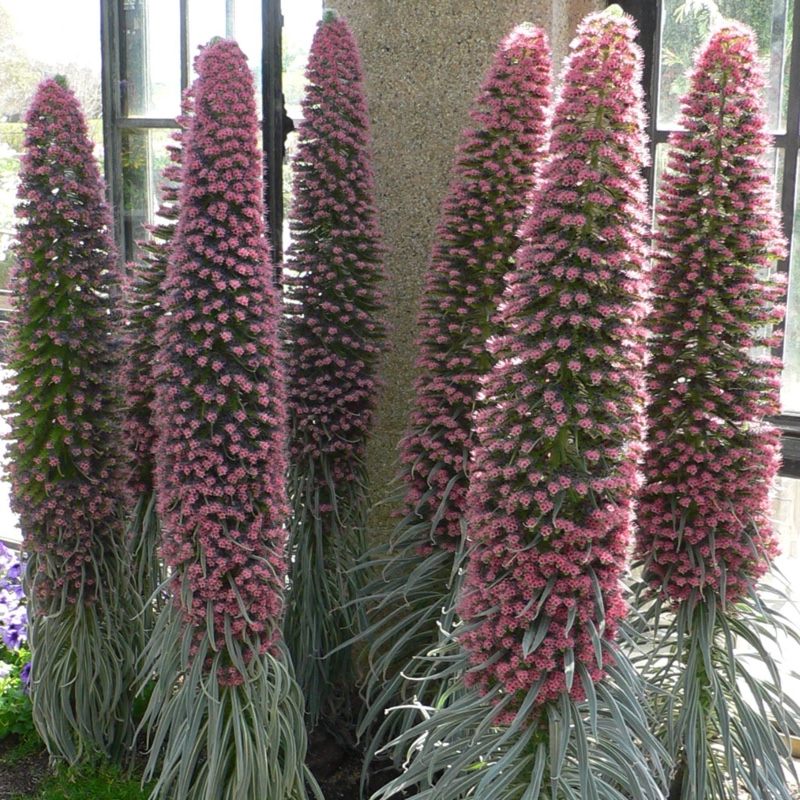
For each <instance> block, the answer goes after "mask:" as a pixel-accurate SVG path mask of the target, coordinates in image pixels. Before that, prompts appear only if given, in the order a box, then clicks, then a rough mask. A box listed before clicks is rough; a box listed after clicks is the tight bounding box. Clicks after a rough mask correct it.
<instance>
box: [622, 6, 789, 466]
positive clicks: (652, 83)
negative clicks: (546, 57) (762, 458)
mask: <svg viewBox="0 0 800 800" xmlns="http://www.w3.org/2000/svg"><path fill="white" fill-rule="evenodd" d="M789 1H790V2H794V4H795V5H794V17H793V24H792V27H793V30H792V45H791V54H790V62H789V63H790V64H791V66H792V69H791V70H790V78H789V91H788V109H787V114H786V133H783V134H776V135H775V136H774V144H775V146H776V147H777V148H780V149H782V150H783V152H784V167H783V186H782V192H781V197H780V206H781V212H782V215H783V228H784V233H785V235H786V240H787V242H788V243H789V251H790V252H791V243H792V227H793V220H794V214H795V195H796V181H797V165H798V155H799V154H800V0H789ZM619 4H620V5H621V6H622V8H623V10H624V11H626V12H627V13H628V14H630V15H631V16H632V17H633V18H634V19H635V20H636V23H637V26H638V27H639V44H640V45H641V47H642V49H643V50H644V59H645V60H644V70H643V86H644V90H645V98H646V104H647V109H648V112H649V117H650V119H649V134H650V147H651V153H652V156H653V158H655V150H656V147H657V145H659V144H664V143H666V141H667V139H668V137H669V131H666V130H660V129H659V128H658V121H657V114H656V113H655V110H656V108H657V102H658V64H659V62H660V57H661V15H662V11H663V3H662V1H661V0H619ZM650 172H651V171H650V170H648V173H650ZM647 177H648V184H649V186H650V193H651V200H652V194H653V181H652V180H651V177H652V175H651V174H648V176H647ZM797 267H798V268H799V269H800V265H797ZM778 268H779V270H780V271H782V272H784V273H786V272H788V269H789V261H788V259H786V260H785V261H782V262H780V264H779V265H778ZM774 422H775V423H776V424H777V425H778V427H779V428H780V429H781V431H782V434H783V435H782V449H783V464H782V467H781V474H782V475H786V476H790V477H800V414H791V415H790V414H782V415H780V416H779V417H777V418H775V420H774Z"/></svg>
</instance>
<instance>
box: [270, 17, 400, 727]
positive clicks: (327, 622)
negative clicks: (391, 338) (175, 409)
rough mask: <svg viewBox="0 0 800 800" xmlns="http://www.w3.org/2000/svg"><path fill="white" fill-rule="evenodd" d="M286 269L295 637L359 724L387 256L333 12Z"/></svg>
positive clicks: (314, 58) (298, 179)
mask: <svg viewBox="0 0 800 800" xmlns="http://www.w3.org/2000/svg"><path fill="white" fill-rule="evenodd" d="M306 76H307V79H308V86H307V90H306V95H305V97H304V99H303V118H304V119H303V122H302V124H301V125H300V129H299V132H298V145H297V153H296V156H295V158H294V162H293V164H294V176H295V177H294V205H293V207H292V212H291V215H290V218H289V226H290V229H291V231H292V245H291V247H290V249H289V253H288V258H287V263H286V269H285V272H284V275H285V277H284V291H285V302H284V313H285V315H286V340H287V344H286V349H287V352H288V365H289V369H288V373H289V374H288V379H289V395H288V400H289V416H290V429H291V438H290V468H289V473H288V474H289V485H288V488H289V497H290V502H291V525H290V530H291V538H290V543H291V548H290V549H291V553H292V568H291V575H290V578H291V582H290V583H291V592H290V593H289V597H288V605H287V613H286V621H285V625H284V635H285V637H286V642H287V645H288V646H289V649H290V651H291V653H292V658H293V660H294V664H295V670H296V672H297V678H298V681H299V683H300V685H301V687H302V688H303V690H304V693H305V697H306V708H307V713H308V720H309V724H310V725H312V726H313V725H315V724H316V722H317V720H318V718H319V717H320V715H322V716H323V717H324V718H335V717H337V716H340V717H341V716H344V717H347V716H349V715H350V712H351V709H352V700H353V695H354V693H355V686H354V683H355V676H354V670H353V664H352V656H351V649H350V648H349V647H347V646H344V647H343V645H344V644H345V643H346V642H347V641H348V640H350V639H351V638H352V637H353V635H354V633H355V632H356V630H357V629H358V627H359V626H358V624H357V619H356V616H357V610H356V606H355V605H354V602H353V601H354V600H355V599H356V597H358V595H359V593H360V587H361V585H362V583H363V580H362V579H361V576H363V575H364V572H363V571H356V570H355V569H354V568H355V567H356V565H357V564H358V563H359V562H360V561H361V559H362V558H363V555H364V550H365V544H364V530H365V526H366V515H367V509H368V485H367V475H366V469H365V464H364V456H365V449H366V443H367V437H368V435H369V431H370V428H371V425H372V418H373V407H374V402H375V394H376V379H375V373H376V369H377V365H378V360H379V358H380V355H381V351H382V349H383V347H384V344H383V342H384V339H385V337H386V327H385V324H384V322H383V320H382V318H381V311H382V310H383V308H384V306H385V303H384V300H383V297H382V294H381V290H380V282H381V280H382V279H383V277H384V276H383V268H382V258H383V250H382V248H381V245H380V230H379V227H378V220H377V213H376V210H375V203H374V199H373V195H374V190H373V181H372V170H371V166H370V154H369V145H370V137H369V119H368V116H367V106H366V100H365V95H364V89H363V77H362V69H361V62H360V59H359V55H358V49H357V46H356V42H355V39H354V37H353V35H352V33H351V32H350V29H349V27H348V26H347V23H346V22H345V21H344V20H343V19H340V18H338V17H336V16H335V15H333V14H330V13H327V14H326V15H325V16H324V18H323V20H322V22H320V24H319V27H318V28H317V32H316V34H315V36H314V41H313V43H312V45H311V52H310V54H309V61H308V70H307V72H306Z"/></svg>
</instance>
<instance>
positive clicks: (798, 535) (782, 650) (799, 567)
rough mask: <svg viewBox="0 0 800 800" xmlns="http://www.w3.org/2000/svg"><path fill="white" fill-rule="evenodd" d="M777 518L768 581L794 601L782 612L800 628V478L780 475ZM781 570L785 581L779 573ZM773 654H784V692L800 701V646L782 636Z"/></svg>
mask: <svg viewBox="0 0 800 800" xmlns="http://www.w3.org/2000/svg"><path fill="white" fill-rule="evenodd" d="M772 511H773V521H774V524H775V528H776V531H777V534H778V542H779V545H780V555H779V556H778V558H776V559H775V562H774V566H775V570H774V571H773V574H772V575H770V576H768V577H767V578H766V580H767V581H768V582H769V583H772V584H777V585H778V587H779V588H780V589H781V590H782V591H784V592H785V593H787V594H788V595H789V597H790V599H791V600H793V601H794V607H792V605H789V604H785V605H783V607H782V608H781V611H782V612H783V613H784V614H786V615H787V620H786V622H787V625H788V626H789V627H790V628H793V629H794V630H800V605H798V603H797V601H798V600H800V582H798V579H800V480H797V479H795V478H788V477H780V478H778V481H777V484H776V487H775V495H774V498H773V505H772ZM776 572H779V573H780V574H781V575H782V576H783V578H784V579H785V581H786V582H785V583H784V582H783V581H782V580H781V579H780V577H779V576H778V575H777V574H775V573H776ZM769 648H770V652H771V653H772V655H774V656H777V655H780V656H781V659H780V661H781V663H782V668H781V680H782V682H783V688H784V691H786V693H787V694H788V695H789V696H790V697H791V698H792V699H793V700H795V701H798V700H800V677H799V676H798V675H797V666H796V665H797V664H798V663H800V645H798V643H797V642H795V641H794V640H793V639H792V637H790V636H787V635H782V636H779V639H778V641H777V642H775V643H770V645H769Z"/></svg>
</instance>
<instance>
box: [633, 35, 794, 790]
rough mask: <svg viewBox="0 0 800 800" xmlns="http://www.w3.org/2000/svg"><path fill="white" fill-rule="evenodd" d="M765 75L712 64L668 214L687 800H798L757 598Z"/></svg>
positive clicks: (664, 608)
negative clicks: (741, 799)
mask: <svg viewBox="0 0 800 800" xmlns="http://www.w3.org/2000/svg"><path fill="white" fill-rule="evenodd" d="M758 62H759V55H758V50H757V47H756V43H755V40H754V36H753V34H752V32H751V31H749V30H748V29H747V28H745V27H743V26H739V25H736V24H731V25H726V26H725V27H723V28H722V29H720V30H718V31H717V32H716V33H714V34H713V35H712V36H711V38H710V39H709V41H708V42H707V44H706V45H705V46H704V48H702V49H701V51H699V53H698V55H697V57H696V63H695V67H694V71H693V73H692V76H691V88H690V90H689V92H688V94H687V95H686V96H685V97H684V98H683V99H682V116H681V120H680V123H681V127H682V128H684V129H685V130H682V131H679V132H675V133H673V134H672V135H671V137H670V142H669V143H670V147H671V154H670V159H669V165H668V170H667V172H666V174H665V176H664V179H663V182H662V185H661V191H660V194H659V198H658V203H657V212H658V223H659V230H658V233H657V236H656V253H655V255H656V258H655V269H654V277H655V288H654V294H653V311H652V314H651V317H650V321H649V327H650V329H651V339H650V342H651V350H652V358H651V361H650V363H649V366H648V383H649V390H650V395H651V399H650V402H649V406H648V415H649V418H650V430H649V434H648V441H647V445H648V449H647V455H646V458H645V462H644V464H645V467H644V471H645V483H644V487H643V489H642V493H641V500H640V507H639V517H638V535H637V543H636V552H637V556H638V561H639V563H640V565H641V569H642V578H641V580H642V584H641V586H639V596H640V600H641V602H642V603H643V604H646V605H645V607H644V610H645V611H646V615H645V618H646V619H647V620H649V621H650V623H651V624H652V629H651V630H645V631H644V635H645V636H646V642H647V649H648V651H649V652H650V658H649V659H647V660H645V661H644V662H643V663H644V669H645V670H646V671H647V673H648V674H649V676H650V677H651V679H652V680H653V682H654V683H655V684H656V685H657V688H658V689H659V690H663V691H659V693H658V694H657V696H656V698H657V701H658V702H659V705H660V713H659V715H658V716H659V719H660V720H661V721H662V724H661V726H660V727H659V733H660V735H661V736H662V737H663V741H664V743H665V744H666V745H667V748H668V749H669V751H670V753H671V755H672V757H673V758H675V759H676V760H677V762H678V767H677V770H676V772H675V775H674V776H673V788H672V791H673V794H674V796H675V797H678V796H680V797H682V798H708V799H709V800H713V799H714V798H723V797H730V796H736V794H737V791H738V790H739V789H742V788H744V789H746V790H747V791H748V792H750V793H751V795H752V796H753V797H757V798H767V797H769V798H772V797H780V798H787V797H789V793H788V789H786V787H785V781H784V779H783V773H782V767H781V761H782V759H781V756H782V755H786V746H785V744H784V740H783V738H782V736H783V733H785V732H786V727H787V722H788V720H789V719H791V718H792V717H793V716H794V715H795V714H796V713H797V708H796V706H794V705H793V704H791V703H790V702H789V701H788V700H787V699H786V698H783V697H782V696H781V691H780V681H779V678H778V670H777V667H776V666H775V663H774V661H773V658H772V656H771V655H770V653H769V651H770V650H772V651H774V649H775V647H776V646H775V645H774V644H772V645H770V640H771V639H775V637H776V636H777V634H778V632H779V631H780V630H781V628H782V619H781V617H780V615H778V614H777V613H776V612H773V611H771V610H770V608H769V607H768V605H767V604H766V603H764V602H762V600H761V599H760V598H759V594H758V590H757V587H756V584H757V581H758V579H759V578H760V577H761V576H762V575H763V574H764V573H765V572H766V570H767V569H768V566H769V559H770V558H771V557H772V556H773V555H774V554H775V552H776V541H775V534H774V531H773V527H772V524H771V520H770V510H771V509H770V506H771V504H770V497H769V494H770V490H771V487H772V484H773V479H774V478H775V476H776V474H777V468H778V458H779V433H778V431H777V430H776V429H775V427H774V426H773V425H771V424H769V423H768V422H767V418H768V417H769V416H772V415H775V414H778V413H779V411H780V404H779V385H780V374H779V370H780V364H779V362H778V360H777V359H775V358H773V357H771V356H770V348H773V347H776V346H777V345H778V344H779V336H778V334H777V333H776V332H775V331H776V329H775V328H774V327H773V326H775V325H776V324H777V323H778V322H779V321H780V314H779V306H778V303H779V302H780V299H781V297H782V289H781V287H780V285H779V284H778V282H777V281H776V280H774V279H773V278H771V277H770V272H771V266H772V263H773V261H774V260H775V259H777V258H779V257H781V256H782V255H784V245H783V241H782V236H781V233H780V223H779V218H778V215H777V212H776V211H775V209H774V205H773V200H772V188H771V185H770V177H769V175H768V173H767V171H766V169H765V167H764V159H765V156H766V154H767V152H768V150H769V148H770V146H771V142H770V137H769V136H768V133H767V130H766V122H765V116H764V113H763V100H762V95H761V91H762V88H763V78H762V76H761V70H760V67H759V63H758ZM737 639H738V641H739V642H740V644H739V645H738V647H740V648H741V647H744V648H745V649H746V650H748V651H749V652H750V655H747V654H745V655H742V653H741V652H737V650H735V649H734V641H736V640H737ZM758 661H761V662H763V663H762V665H761V668H762V670H764V671H765V673H766V679H765V680H761V679H757V677H756V675H757V674H758V671H757V670H755V669H754V667H753V663H754V662H758ZM744 691H746V692H747V693H748V694H751V695H752V698H755V704H754V703H753V700H752V699H751V698H746V697H745V696H744V694H743V692H744ZM781 730H783V733H781ZM671 796H673V795H671Z"/></svg>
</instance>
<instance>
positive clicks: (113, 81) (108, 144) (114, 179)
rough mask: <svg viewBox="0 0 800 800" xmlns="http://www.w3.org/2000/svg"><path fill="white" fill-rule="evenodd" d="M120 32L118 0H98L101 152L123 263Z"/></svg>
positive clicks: (123, 261)
mask: <svg viewBox="0 0 800 800" xmlns="http://www.w3.org/2000/svg"><path fill="white" fill-rule="evenodd" d="M121 34H122V31H121V29H120V15H119V0H100V43H101V58H102V66H101V70H102V94H103V154H104V166H105V177H106V184H107V186H108V201H109V203H110V205H111V210H112V213H113V219H114V238H115V240H116V242H117V247H118V249H119V257H120V263H121V264H122V265H123V266H124V264H125V252H124V250H125V248H124V246H123V224H122V207H123V193H122V186H123V182H122V132H121V130H120V126H119V120H120V119H121V117H122V97H121V92H120V85H121V79H122V76H121V52H120V51H121V47H120V42H121Z"/></svg>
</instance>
